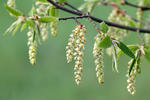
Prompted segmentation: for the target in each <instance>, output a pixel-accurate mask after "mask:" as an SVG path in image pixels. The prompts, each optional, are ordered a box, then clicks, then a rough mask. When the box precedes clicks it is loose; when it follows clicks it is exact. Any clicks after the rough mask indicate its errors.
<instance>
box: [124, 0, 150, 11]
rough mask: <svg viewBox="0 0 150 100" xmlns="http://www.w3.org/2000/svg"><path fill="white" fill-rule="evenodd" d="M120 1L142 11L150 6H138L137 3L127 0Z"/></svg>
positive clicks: (149, 8)
mask: <svg viewBox="0 0 150 100" xmlns="http://www.w3.org/2000/svg"><path fill="white" fill-rule="evenodd" d="M122 3H123V4H125V5H128V6H131V7H135V8H141V10H142V11H147V10H150V7H144V6H138V5H135V4H132V3H130V2H128V1H127V0H122Z"/></svg>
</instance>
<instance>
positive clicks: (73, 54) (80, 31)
mask: <svg viewBox="0 0 150 100" xmlns="http://www.w3.org/2000/svg"><path fill="white" fill-rule="evenodd" d="M85 33H86V28H85V26H82V25H78V26H76V27H75V29H74V30H73V31H72V34H71V35H70V37H69V40H68V45H67V47H66V50H67V51H66V58H67V62H68V63H69V62H71V61H72V59H73V58H74V60H75V67H74V77H75V82H76V83H77V85H80V82H81V79H82V78H81V76H82V75H81V74H82V70H83V55H84V53H83V51H84V44H85Z"/></svg>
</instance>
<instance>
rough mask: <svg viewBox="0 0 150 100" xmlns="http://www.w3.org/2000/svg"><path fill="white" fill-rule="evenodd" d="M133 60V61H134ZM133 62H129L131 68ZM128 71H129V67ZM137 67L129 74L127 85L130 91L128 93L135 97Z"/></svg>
mask: <svg viewBox="0 0 150 100" xmlns="http://www.w3.org/2000/svg"><path fill="white" fill-rule="evenodd" d="M132 60H133V59H132ZM132 60H130V61H129V63H128V64H129V66H130V64H131V62H132ZM128 69H129V67H128ZM136 72H137V71H136V65H135V66H134V67H133V69H132V71H131V73H130V75H129V74H127V78H128V79H127V83H128V85H127V90H128V92H129V93H130V94H131V95H134V94H135V92H136V88H135V82H136V80H135V79H136Z"/></svg>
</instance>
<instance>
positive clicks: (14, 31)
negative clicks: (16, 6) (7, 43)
mask: <svg viewBox="0 0 150 100" xmlns="http://www.w3.org/2000/svg"><path fill="white" fill-rule="evenodd" d="M21 24H22V23H18V24H17V25H16V27H15V29H14V30H13V32H12V35H13V36H14V35H15V34H16V32H17V31H18V29H19V27H20V26H21Z"/></svg>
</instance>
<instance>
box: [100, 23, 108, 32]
mask: <svg viewBox="0 0 150 100" xmlns="http://www.w3.org/2000/svg"><path fill="white" fill-rule="evenodd" d="M100 28H101V31H102V32H103V33H107V31H108V26H107V24H105V22H102V23H100Z"/></svg>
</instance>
